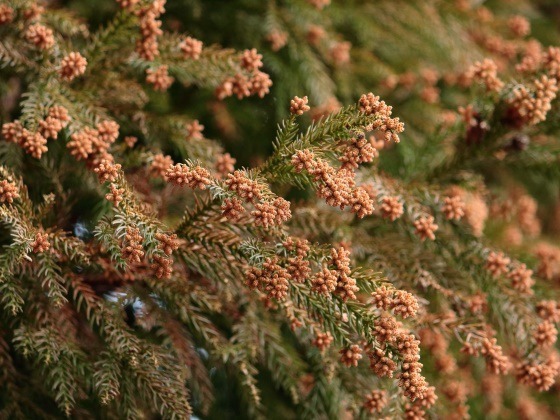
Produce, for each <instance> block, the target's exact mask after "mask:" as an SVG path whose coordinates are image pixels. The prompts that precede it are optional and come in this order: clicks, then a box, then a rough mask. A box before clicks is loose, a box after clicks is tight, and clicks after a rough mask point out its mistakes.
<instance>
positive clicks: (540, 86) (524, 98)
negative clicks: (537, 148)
mask: <svg viewBox="0 0 560 420" xmlns="http://www.w3.org/2000/svg"><path fill="white" fill-rule="evenodd" d="M557 92H558V82H557V80H556V78H553V77H548V76H545V75H543V76H541V77H540V78H538V79H536V80H535V81H534V82H533V89H532V90H530V89H528V88H527V87H525V86H523V85H521V86H518V87H516V89H515V90H514V91H513V96H512V98H510V99H509V100H508V103H509V105H510V108H509V110H508V112H509V119H510V120H511V121H512V122H514V123H515V125H518V126H522V125H535V124H538V123H540V122H541V121H544V120H546V115H547V113H548V111H550V109H551V108H552V105H551V103H552V101H553V100H554V99H555V98H556V94H557Z"/></svg>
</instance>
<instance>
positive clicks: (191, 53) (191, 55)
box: [179, 36, 202, 60]
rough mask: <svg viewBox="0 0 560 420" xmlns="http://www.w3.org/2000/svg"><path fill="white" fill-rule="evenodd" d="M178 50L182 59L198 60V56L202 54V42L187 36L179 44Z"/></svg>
mask: <svg viewBox="0 0 560 420" xmlns="http://www.w3.org/2000/svg"><path fill="white" fill-rule="evenodd" d="M179 49H180V50H181V53H182V54H183V57H184V58H186V59H189V60H198V59H199V58H200V54H201V53H202V41H199V40H198V39H194V38H193V37H190V36H187V37H186V38H185V39H183V40H182V41H181V43H180V44H179Z"/></svg>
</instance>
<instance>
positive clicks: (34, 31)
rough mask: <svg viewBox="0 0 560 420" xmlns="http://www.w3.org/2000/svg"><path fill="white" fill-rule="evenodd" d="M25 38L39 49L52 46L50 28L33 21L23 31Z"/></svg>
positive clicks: (52, 40)
mask: <svg viewBox="0 0 560 420" xmlns="http://www.w3.org/2000/svg"><path fill="white" fill-rule="evenodd" d="M25 39H26V40H27V41H29V42H30V43H32V44H33V45H35V46H36V47H37V48H39V49H40V50H48V49H50V48H52V47H53V46H54V35H53V31H52V29H50V28H47V27H46V26H44V25H41V24H40V23H35V24H33V25H31V26H29V27H28V28H27V30H26V31H25Z"/></svg>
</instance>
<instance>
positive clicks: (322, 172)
mask: <svg viewBox="0 0 560 420" xmlns="http://www.w3.org/2000/svg"><path fill="white" fill-rule="evenodd" d="M291 163H292V165H293V166H294V168H295V171H296V172H301V171H303V170H305V171H306V172H308V173H309V174H310V175H312V176H313V179H314V181H315V182H316V183H317V184H318V186H317V195H318V196H319V197H321V198H323V199H325V201H326V203H327V204H328V205H330V206H333V207H340V208H341V209H344V208H345V207H347V206H348V207H350V210H351V211H352V212H353V213H356V215H357V216H358V217H360V218H362V217H364V216H367V215H370V214H372V213H373V210H374V209H373V200H372V199H371V197H370V195H369V194H368V193H367V190H365V189H364V188H362V187H356V183H355V180H354V177H355V173H354V172H353V171H352V170H350V169H347V168H340V169H339V170H336V169H335V168H333V167H332V166H330V165H329V163H328V162H327V161H326V160H324V159H321V158H315V155H314V154H313V152H312V151H311V150H308V149H304V150H298V151H297V152H296V153H295V154H294V155H293V156H292V159H291Z"/></svg>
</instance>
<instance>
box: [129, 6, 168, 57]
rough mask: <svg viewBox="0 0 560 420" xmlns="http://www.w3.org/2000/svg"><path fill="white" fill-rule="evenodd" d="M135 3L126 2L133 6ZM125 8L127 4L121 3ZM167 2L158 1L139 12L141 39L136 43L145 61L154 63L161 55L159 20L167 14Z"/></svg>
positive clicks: (137, 49)
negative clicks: (163, 14) (165, 6)
mask: <svg viewBox="0 0 560 420" xmlns="http://www.w3.org/2000/svg"><path fill="white" fill-rule="evenodd" d="M133 3H134V2H131V1H130V0H129V1H127V2H126V4H127V6H132V5H133ZM121 5H122V6H123V7H125V6H124V5H125V2H124V1H123V3H121ZM164 5H165V0H156V1H154V2H152V3H150V4H149V5H147V6H146V7H144V8H142V9H140V10H138V11H137V14H138V16H139V18H140V38H139V39H138V40H137V41H136V52H137V53H138V55H140V57H142V58H143V59H145V60H148V61H152V60H153V59H154V58H155V57H157V56H158V55H159V46H158V36H160V35H161V34H162V33H163V31H162V30H161V21H160V20H158V18H159V17H160V16H161V14H162V13H163V12H165V8H164Z"/></svg>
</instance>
